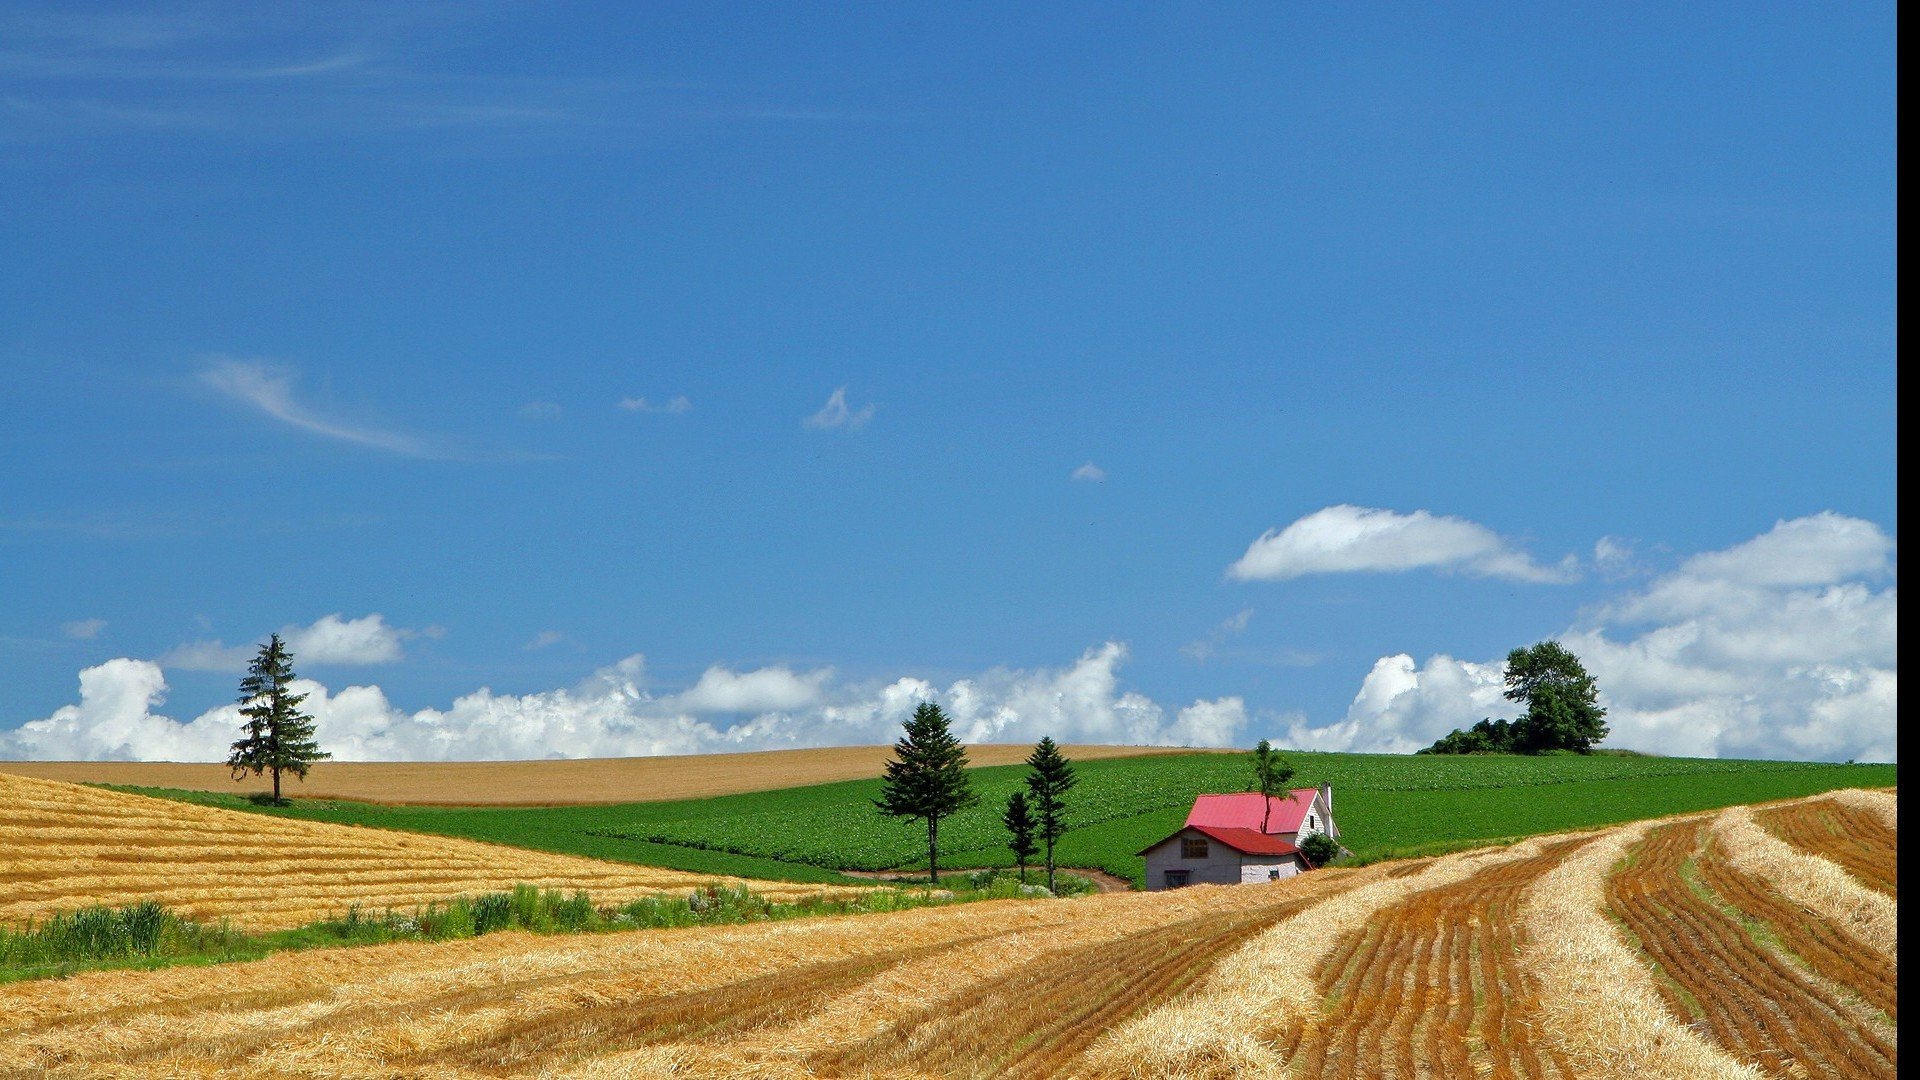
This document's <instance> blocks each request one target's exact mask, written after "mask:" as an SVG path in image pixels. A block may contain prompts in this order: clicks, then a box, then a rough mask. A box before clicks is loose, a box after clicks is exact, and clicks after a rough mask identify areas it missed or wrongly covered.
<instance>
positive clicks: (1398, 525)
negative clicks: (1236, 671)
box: [1227, 504, 1574, 582]
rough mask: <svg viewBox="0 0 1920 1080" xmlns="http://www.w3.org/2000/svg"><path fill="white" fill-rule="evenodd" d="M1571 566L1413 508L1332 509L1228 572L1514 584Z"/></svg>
mask: <svg viewBox="0 0 1920 1080" xmlns="http://www.w3.org/2000/svg"><path fill="white" fill-rule="evenodd" d="M1573 567H1574V564H1573V562H1572V561H1571V560H1568V561H1563V562H1562V563H1561V564H1560V565H1559V566H1543V565H1541V564H1540V563H1537V562H1535V561H1534V560H1533V558H1532V557H1531V556H1529V555H1528V554H1527V553H1526V552H1524V551H1521V550H1520V549H1518V548H1517V547H1515V546H1514V545H1513V544H1512V543H1511V542H1510V541H1508V540H1507V539H1506V538H1504V537H1502V536H1501V535H1500V534H1499V533H1496V532H1494V531H1493V530H1492V529H1489V528H1487V527H1486V526H1485V525H1481V524H1478V523H1476V522H1472V521H1468V520H1466V519H1465V518H1457V517H1445V516H1441V515H1437V514H1431V513H1428V512H1427V511H1425V510H1415V511H1414V512H1413V513H1411V514H1402V513H1397V512H1395V511H1392V510H1378V509H1372V508H1369V507H1364V506H1348V505H1345V504H1342V505H1339V506H1329V507H1327V508H1326V509H1324V510H1316V511H1314V512H1313V513H1311V514H1308V515H1307V516H1306V517H1303V518H1301V519H1300V520H1298V521H1296V522H1294V523H1293V524H1291V525H1288V526H1287V527H1286V528H1284V529H1269V530H1267V531H1266V532H1265V533H1262V534H1261V535H1260V537H1259V539H1257V540H1255V541H1254V542H1253V543H1252V544H1250V545H1248V547H1247V551H1246V554H1244V555H1242V556H1241V557H1240V559H1239V561H1238V562H1235V563H1234V564H1233V565H1232V566H1230V567H1228V568H1227V575H1228V576H1229V577H1232V578H1234V579H1236V580H1239V581H1282V580H1286V579H1288V578H1296V577H1301V576H1304V575H1307V574H1340V573H1356V572H1363V571H1374V572H1383V571H1384V572H1394V571H1402V570H1417V569H1430V570H1443V571H1452V572H1458V573H1465V574H1472V575H1475V576H1478V577H1497V578H1506V579H1508V580H1511V581H1528V582H1560V581H1568V580H1571V579H1572V577H1573Z"/></svg>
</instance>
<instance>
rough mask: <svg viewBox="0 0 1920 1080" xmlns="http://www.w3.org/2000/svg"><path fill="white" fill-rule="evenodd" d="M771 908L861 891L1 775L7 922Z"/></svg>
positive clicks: (2, 916) (0, 843) (0, 859)
mask: <svg viewBox="0 0 1920 1080" xmlns="http://www.w3.org/2000/svg"><path fill="white" fill-rule="evenodd" d="M715 881H720V882H722V883H725V884H736V885H737V884H751V885H752V886H753V887H754V889H755V891H757V892H759V893H761V894H762V895H765V896H768V897H770V898H773V899H798V898H800V897H803V896H817V895H821V894H823V893H824V894H836V893H838V894H851V893H853V892H857V891H858V890H856V889H842V888H836V887H822V886H818V885H795V884H792V883H787V882H741V881H738V880H729V879H716V878H713V877H711V876H705V875H697V874H687V873H682V872H679V871H674V870H659V869H654V868H651V867H643V866H630V865H626V864H621V863H609V862H601V861H598V860H594V859H584V858H577V857H574V856H568V855H553V854H548V853H544V852H536V851H525V850H521V849H518V848H508V847H500V846H496V845H493V844H482V843H477V842H475V841H471V840H458V839H453V838H448V837H437V836H421V835H417V834H411V833H397V832H388V831H385V830H381V829H366V828H359V827H355V826H350V825H331V824H324V823H319V822H307V821H298V820H293V819H287V818H277V817H266V816H262V815H254V814H243V813H237V812H234V811H229V810H218V809H214V808H211V807H203V806H193V805H190V804H186V803H177V802H171V801H167V800H162V799H149V798H145V797H142V796H139V795H123V794H120V793H118V792H111V791H102V790H99V789H97V788H89V787H81V786H77V785H73V784H64V783H58V782H54V781H46V780H34V779H28V778H26V777H19V776H9V775H5V774H0V925H8V924H11V925H18V924H22V923H25V922H27V921H30V920H33V919H38V918H44V917H46V916H47V915H50V914H52V913H54V912H57V911H71V910H73V909H75V908H80V907H86V906H89V905H93V904H107V905H119V904H127V903H132V902H134V901H138V900H146V899H153V900H158V901H159V902H160V903H162V904H165V905H167V906H168V907H169V908H171V909H173V910H174V911H177V912H179V913H180V914H182V915H184V916H187V917H190V918H195V919H202V920H210V919H230V920H232V921H233V923H234V924H235V925H237V926H242V927H246V928H250V929H275V928H280V927H287V926H298V925H301V924H303V923H307V922H312V921H314V920H315V919H320V918H325V917H328V916H330V915H339V914H341V913H342V912H344V911H345V910H346V908H347V907H348V905H350V904H359V905H361V906H363V907H367V908H372V909H380V908H387V907H396V908H410V907H414V906H417V905H421V904H426V903H430V902H433V901H438V900H446V899H449V898H451V897H454V896H457V895H460V894H462V893H483V892H492V891H499V890H505V889H510V888H512V887H513V886H514V885H515V884H529V885H536V886H539V887H541V888H550V889H563V890H575V889H585V890H587V891H588V892H589V893H591V894H592V896H593V898H594V900H596V901H598V902H601V903H622V902H625V901H628V900H633V899H637V898H639V897H642V896H650V895H657V894H659V893H663V892H686V891H691V890H692V889H694V888H697V887H699V886H700V885H702V884H707V883H712V882H715Z"/></svg>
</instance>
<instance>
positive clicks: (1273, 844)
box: [1187, 825, 1300, 855]
mask: <svg viewBox="0 0 1920 1080" xmlns="http://www.w3.org/2000/svg"><path fill="white" fill-rule="evenodd" d="M1187 828H1189V829H1192V830H1194V831H1195V832H1203V833H1206V834H1207V835H1208V836H1211V837H1213V838H1214V839H1215V840H1218V841H1220V842H1221V843H1223V844H1225V845H1227V846H1228V847H1230V848H1232V849H1234V850H1235V851H1238V852H1240V853H1241V854H1243V855H1292V854H1294V853H1295V852H1297V851H1299V850H1300V849H1299V848H1296V847H1294V846H1293V844H1292V843H1290V842H1288V841H1286V840H1282V839H1280V838H1279V837H1277V836H1269V835H1267V834H1266V833H1263V832H1261V831H1260V830H1259V829H1222V828H1219V827H1217V826H1213V825H1189V826H1187Z"/></svg>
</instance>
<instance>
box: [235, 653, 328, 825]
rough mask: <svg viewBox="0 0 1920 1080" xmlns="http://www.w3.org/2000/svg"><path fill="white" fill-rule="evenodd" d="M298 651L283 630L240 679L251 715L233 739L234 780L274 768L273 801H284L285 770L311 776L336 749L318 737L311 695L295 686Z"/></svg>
mask: <svg viewBox="0 0 1920 1080" xmlns="http://www.w3.org/2000/svg"><path fill="white" fill-rule="evenodd" d="M295 678H296V676H295V675H294V673H293V654H292V653H290V652H288V651H287V647H286V644H285V643H284V642H282V641H281V640H280V635H279V634H274V635H272V636H271V637H269V638H268V639H267V643H266V644H265V645H262V646H260V653H259V655H258V656H255V657H254V658H253V663H251V664H249V665H247V676H246V678H244V679H241V680H240V705H241V706H242V707H241V709H240V715H241V716H244V717H246V719H247V724H246V729H245V734H243V735H242V736H241V737H240V739H239V740H238V741H236V742H235V743H234V744H233V750H232V752H231V753H230V754H228V756H227V767H228V768H229V769H232V770H233V778H234V779H235V780H238V779H240V778H241V777H242V776H245V775H246V774H247V773H248V772H252V773H253V775H255V776H259V775H260V774H261V773H262V772H271V773H273V801H274V802H276V803H277V802H280V801H281V800H280V774H281V773H283V772H290V773H292V774H294V775H295V776H298V777H299V778H300V779H302V780H305V779H306V778H307V769H308V768H309V767H310V766H311V765H312V764H313V763H314V762H316V761H325V760H327V759H328V758H331V757H332V756H333V755H332V754H329V753H326V752H325V751H323V750H321V749H320V744H319V743H318V742H316V741H314V735H313V717H312V716H310V715H308V714H306V713H303V712H301V711H300V703H301V702H303V701H305V700H307V695H305V694H296V693H294V692H293V689H292V686H293V680H294V679H295Z"/></svg>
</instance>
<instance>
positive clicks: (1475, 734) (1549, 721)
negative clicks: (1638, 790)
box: [1420, 641, 1607, 754]
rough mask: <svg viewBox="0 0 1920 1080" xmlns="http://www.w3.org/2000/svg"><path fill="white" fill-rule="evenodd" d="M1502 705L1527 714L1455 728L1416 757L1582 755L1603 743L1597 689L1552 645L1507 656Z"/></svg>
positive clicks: (1558, 646) (1603, 712) (1576, 664)
mask: <svg viewBox="0 0 1920 1080" xmlns="http://www.w3.org/2000/svg"><path fill="white" fill-rule="evenodd" d="M1506 684H1507V689H1506V691H1505V693H1504V695H1503V696H1504V697H1506V699H1507V700H1508V701H1512V702H1516V703H1519V704H1522V705H1525V706H1526V708H1527V711H1526V712H1524V713H1522V714H1521V715H1520V716H1519V717H1517V718H1516V719H1514V720H1512V721H1507V720H1493V719H1486V720H1482V721H1480V722H1479V723H1477V724H1475V725H1473V726H1472V727H1470V728H1465V729H1461V728H1455V729H1454V730H1453V731H1451V732H1449V733H1447V734H1446V735H1445V736H1443V737H1442V738H1441V739H1440V740H1439V741H1437V742H1435V743H1434V744H1433V745H1432V746H1429V747H1427V748H1426V749H1425V750H1422V751H1420V753H1422V754H1539V753H1545V752H1547V751H1552V750H1571V751H1573V752H1575V753H1579V754H1586V753H1591V752H1592V751H1593V747H1594V745H1595V744H1596V743H1598V742H1599V741H1600V740H1602V739H1604V738H1606V737H1607V724H1606V721H1605V719H1603V718H1604V717H1605V716H1606V715H1607V710H1605V709H1603V708H1601V707H1600V688H1599V686H1598V685H1597V684H1596V683H1595V682H1594V680H1593V676H1592V675H1589V674H1587V669H1586V668H1585V667H1583V666H1582V665H1581V663H1580V658H1579V657H1577V656H1575V655H1573V653H1572V652H1570V651H1568V649H1567V647H1566V646H1564V645H1562V644H1560V643H1559V642H1558V641H1543V642H1540V643H1539V644H1538V645H1530V646H1527V647H1526V648H1522V649H1515V650H1513V651H1512V652H1510V653H1508V654H1507V666H1506Z"/></svg>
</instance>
